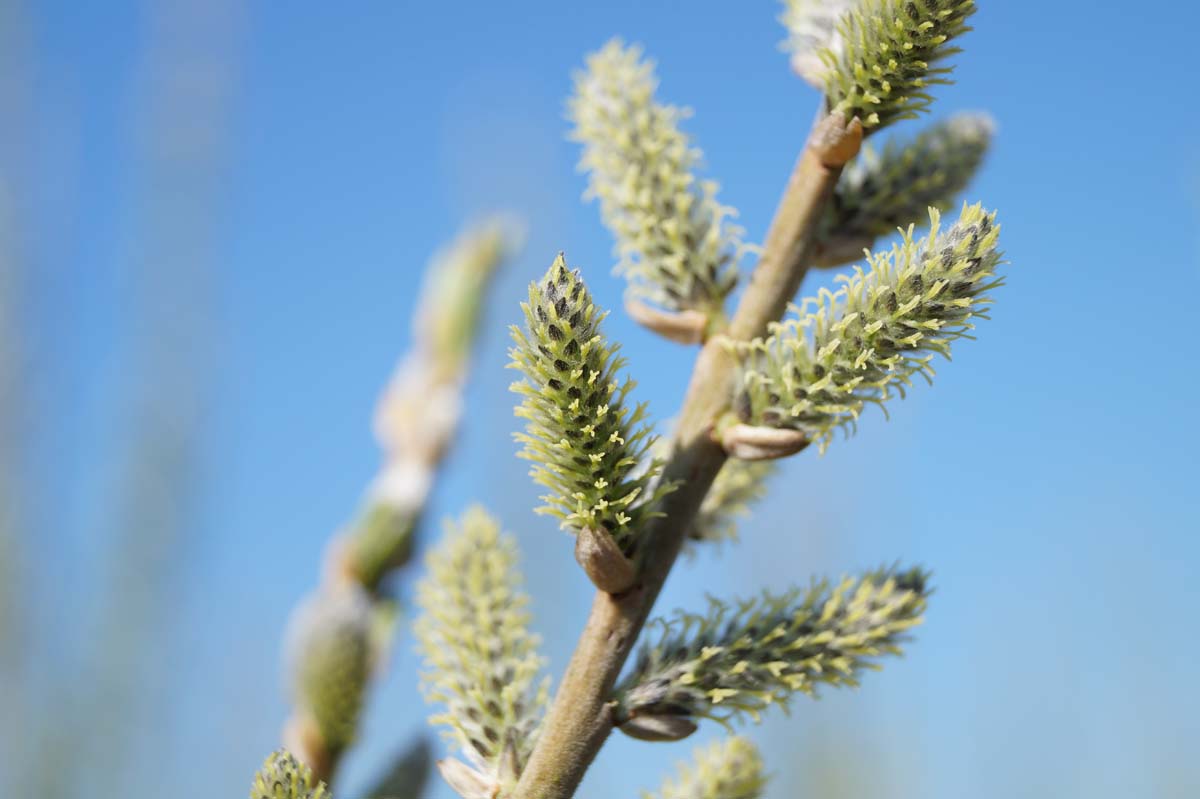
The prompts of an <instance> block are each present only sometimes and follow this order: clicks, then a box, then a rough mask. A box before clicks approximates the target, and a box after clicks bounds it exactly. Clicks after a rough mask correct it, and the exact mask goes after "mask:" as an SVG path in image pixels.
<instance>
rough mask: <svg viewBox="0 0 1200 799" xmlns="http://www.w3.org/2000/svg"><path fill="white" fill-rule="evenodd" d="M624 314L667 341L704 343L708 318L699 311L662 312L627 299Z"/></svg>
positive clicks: (631, 298) (637, 301) (638, 301)
mask: <svg viewBox="0 0 1200 799" xmlns="http://www.w3.org/2000/svg"><path fill="white" fill-rule="evenodd" d="M625 312H626V313H628V314H629V317H630V318H631V319H633V321H635V322H637V323H638V324H639V325H641V326H642V327H644V328H646V329H648V330H652V331H654V332H655V333H657V334H658V335H660V336H662V337H663V338H665V339H667V340H668V341H674V342H677V343H679V344H702V343H703V342H704V331H705V328H707V327H708V317H707V316H705V315H704V314H703V313H701V312H700V311H697V310H694V309H692V308H687V309H685V310H682V311H664V310H662V309H661V308H655V307H654V306H652V305H647V304H646V303H644V302H642V301H641V300H637V299H634V298H633V297H629V298H627V299H626V300H625Z"/></svg>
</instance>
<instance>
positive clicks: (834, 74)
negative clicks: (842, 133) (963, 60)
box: [823, 0, 976, 130]
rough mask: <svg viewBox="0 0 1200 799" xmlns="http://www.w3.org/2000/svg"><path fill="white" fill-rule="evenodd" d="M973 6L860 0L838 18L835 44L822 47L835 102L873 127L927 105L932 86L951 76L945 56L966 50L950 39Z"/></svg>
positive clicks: (955, 0)
mask: <svg viewBox="0 0 1200 799" xmlns="http://www.w3.org/2000/svg"><path fill="white" fill-rule="evenodd" d="M975 11H976V6H975V2H974V0H860V1H859V2H858V3H857V4H856V5H855V6H854V7H853V8H851V9H850V10H849V11H848V13H846V14H845V15H843V16H842V17H841V20H840V21H839V22H838V26H837V29H838V41H839V43H840V46H839V47H838V50H837V52H834V51H833V50H826V51H825V53H824V55H823V58H824V60H825V62H826V64H827V65H828V70H827V71H826V73H825V94H826V97H827V98H828V102H829V106H830V110H832V111H841V112H843V113H845V114H846V116H848V117H850V116H857V117H858V118H859V120H860V121H861V122H862V124H863V127H864V128H867V129H868V130H870V129H873V128H881V127H884V126H886V125H890V124H891V123H893V122H896V121H898V120H901V119H911V118H913V117H916V116H917V115H918V114H919V113H921V112H922V111H925V110H927V109H928V108H929V105H930V103H931V102H932V97H931V96H930V95H929V93H928V89H929V87H931V86H934V85H937V84H946V83H949V82H950V80H949V77H948V76H949V74H950V68H949V67H945V66H941V64H942V62H944V61H945V60H946V59H947V58H949V57H950V56H952V55H954V54H956V53H958V52H960V49H959V48H958V47H954V46H953V45H951V44H950V42H951V41H953V40H954V39H955V38H957V37H958V36H961V35H962V34H964V33H966V32H967V31H969V30H970V28H969V27H967V24H966V21H967V19H968V18H969V17H970V16H971V15H972V14H974V13H975Z"/></svg>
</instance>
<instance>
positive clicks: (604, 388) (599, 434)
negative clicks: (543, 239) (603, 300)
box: [510, 254, 661, 555]
mask: <svg viewBox="0 0 1200 799" xmlns="http://www.w3.org/2000/svg"><path fill="white" fill-rule="evenodd" d="M521 307H522V308H523V309H524V311H525V321H526V329H525V330H524V331H522V330H520V329H519V328H517V327H515V326H514V327H513V328H512V335H513V340H514V342H515V346H514V347H513V348H512V350H511V351H510V354H511V356H512V363H511V364H510V366H512V367H514V368H516V369H520V370H521V372H523V373H524V375H525V378H526V379H525V380H522V381H519V382H517V383H514V384H513V390H514V391H516V392H517V393H518V394H520V395H521V397H522V401H521V404H520V405H519V406H517V409H516V413H517V415H518V416H520V417H523V418H524V419H525V420H526V422H527V425H526V428H525V433H523V434H518V435H517V440H518V441H520V442H521V443H522V444H524V450H523V451H522V453H521V457H523V458H526V459H528V460H530V461H532V462H533V468H532V471H531V474H532V475H533V478H534V479H535V480H536V481H537V482H538V483H540V484H542V485H543V486H545V487H547V488H549V489H550V490H551V492H552V493H550V494H548V495H546V496H544V497H542V499H543V500H544V501H545V503H546V504H545V505H543V506H542V507H541V508H539V509H538V510H539V512H540V513H550V514H552V515H555V516H557V517H559V518H560V519H561V520H562V523H563V526H564V527H566V528H569V529H574V530H579V529H582V528H584V527H591V528H592V529H595V530H604V531H606V532H607V533H608V534H609V535H611V536H612V537H613V539H614V540H615V541H616V543H617V545H618V546H619V547H620V548H621V549H622V551H623V552H624V553H625V554H626V555H628V554H630V553H631V552H632V551H633V549H634V546H635V544H636V539H635V533H636V532H637V531H638V530H639V529H640V527H641V522H642V520H643V519H644V518H645V516H646V515H647V513H649V512H650V506H651V504H652V503H651V502H650V500H652V499H653V497H652V496H647V493H648V492H647V491H646V488H647V486H648V485H650V484H651V482H652V481H653V480H654V478H655V477H656V475H657V473H658V466H657V465H656V464H655V465H652V466H651V467H650V468H649V469H648V470H646V469H639V468H638V462H639V459H641V457H642V455H643V454H644V453H645V451H646V448H647V447H648V446H649V445H650V444H651V443H652V439H651V436H650V429H649V427H648V426H647V425H645V424H644V423H643V420H644V418H645V416H646V412H645V407H644V406H642V405H638V406H636V407H634V408H633V409H630V408H629V406H628V403H627V397H628V394H629V392H630V390H631V389H632V388H633V381H631V380H628V379H626V380H624V381H622V379H621V377H620V371H621V369H622V367H623V366H624V365H625V361H624V359H623V358H620V357H618V355H617V350H618V347H617V346H616V345H615V344H610V343H608V341H606V340H605V338H604V336H603V335H602V334H601V332H600V323H601V321H602V320H603V319H604V317H605V315H606V314H605V313H604V312H602V311H601V310H600V309H599V308H597V307H596V306H595V305H594V304H593V303H592V297H591V294H590V293H589V292H588V290H587V286H585V285H584V283H583V279H582V278H581V277H580V276H579V273H578V272H577V271H572V270H570V269H568V268H567V265H566V262H565V261H564V260H563V256H562V255H561V254H560V255H559V256H558V258H556V259H555V261H554V263H553V265H551V267H550V270H549V271H548V272H547V273H546V276H545V277H544V278H543V279H542V280H540V281H538V282H537V283H533V284H531V285H530V287H529V302H528V303H526V304H522V306H521ZM657 493H661V490H659V491H658V492H657Z"/></svg>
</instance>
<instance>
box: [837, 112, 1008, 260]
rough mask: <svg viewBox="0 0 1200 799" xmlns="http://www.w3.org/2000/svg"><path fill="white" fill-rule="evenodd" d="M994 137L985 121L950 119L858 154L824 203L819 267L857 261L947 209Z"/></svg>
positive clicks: (964, 116) (983, 116)
mask: <svg viewBox="0 0 1200 799" xmlns="http://www.w3.org/2000/svg"><path fill="white" fill-rule="evenodd" d="M994 130H995V123H994V122H993V121H992V118H991V117H990V116H988V115H987V114H977V113H964V114H955V115H954V116H952V117H950V118H949V119H946V120H943V121H941V122H938V123H937V124H934V125H932V126H930V127H929V128H928V129H926V130H925V131H923V132H922V133H921V134H920V135H918V136H917V137H916V138H914V139H912V140H908V141H902V140H896V139H893V140H891V141H888V143H887V144H886V145H884V147H883V149H882V150H881V151H874V150H872V149H871V148H870V147H869V146H867V147H864V148H863V152H862V153H861V154H860V155H859V156H858V158H856V159H855V160H854V161H853V162H851V164H850V165H849V166H848V167H847V168H846V170H845V172H843V173H842V177H841V179H840V180H839V181H838V185H837V189H836V190H835V191H834V194H833V197H832V198H830V201H829V209H828V211H827V213H826V215H825V218H824V220H823V223H822V226H821V232H820V242H819V250H818V256H817V257H818V259H819V260H820V265H822V266H837V265H838V264H841V263H846V262H848V261H854V260H857V259H858V258H860V257H862V252H863V250H864V249H867V248H870V247H871V245H872V244H873V243H874V241H875V239H876V238H879V237H881V236H886V235H889V234H892V233H895V232H896V229H897V228H906V227H908V226H909V225H911V224H918V225H919V224H923V223H924V221H925V220H926V218H927V217H928V209H929V208H936V209H938V210H939V211H946V210H949V209H950V207H951V206H952V205H953V203H954V201H955V199H956V198H957V197H958V195H959V194H960V193H961V192H962V190H963V189H965V188H966V187H967V184H968V183H969V182H970V181H971V179H972V178H973V177H974V176H975V173H976V172H977V171H978V170H979V166H980V165H981V164H982V163H983V158H984V155H985V154H986V153H987V150H988V146H989V145H990V144H991V140H992V134H993V131H994Z"/></svg>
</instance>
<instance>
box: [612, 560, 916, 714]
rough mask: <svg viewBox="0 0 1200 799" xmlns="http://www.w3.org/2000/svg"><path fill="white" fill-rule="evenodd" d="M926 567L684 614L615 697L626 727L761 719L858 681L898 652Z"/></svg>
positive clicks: (647, 650)
mask: <svg viewBox="0 0 1200 799" xmlns="http://www.w3.org/2000/svg"><path fill="white" fill-rule="evenodd" d="M926 583H927V575H926V574H925V573H924V572H922V571H921V570H919V569H911V570H909V571H905V572H898V571H895V570H892V569H886V570H881V571H876V572H870V573H868V574H866V575H864V576H863V577H861V578H859V579H857V580H855V579H849V578H848V579H845V580H843V581H842V582H841V583H839V584H838V585H837V586H835V587H833V588H832V589H831V588H830V587H829V586H828V585H827V584H826V583H824V582H820V583H817V584H816V585H814V586H813V587H812V588H810V589H809V590H808V591H805V592H801V591H799V590H793V591H790V592H788V593H786V594H783V595H781V596H773V595H771V594H769V593H764V594H763V595H762V596H761V597H759V598H757V599H751V600H748V601H744V602H739V603H737V604H736V606H735V607H734V608H732V609H731V608H730V607H729V606H727V605H724V604H721V603H718V602H716V601H715V600H714V601H713V603H712V607H711V609H710V611H709V614H708V615H707V616H706V617H698V616H680V617H679V618H677V619H675V620H674V621H672V622H669V623H666V624H665V625H664V627H665V632H664V633H663V636H662V638H661V639H660V640H659V641H657V642H656V643H651V644H646V645H644V646H643V647H642V649H641V651H640V652H639V654H638V659H637V664H636V665H635V666H634V669H633V671H632V672H631V673H630V674H629V676H628V677H626V678H625V679H624V680H623V681H622V682H621V684H620V685H619V686H618V688H617V691H616V697H615V699H616V703H617V710H616V715H617V720H618V724H624V723H626V722H630V721H636V720H637V719H638V718H639V717H645V716H649V717H656V716H662V717H670V718H684V719H689V720H696V719H699V718H712V719H717V720H719V721H722V722H728V721H731V720H733V719H735V718H738V717H740V716H749V717H751V718H753V719H755V720H757V719H758V717H759V714H760V713H761V712H762V711H763V710H765V709H766V708H767V707H769V706H770V705H773V704H777V703H778V704H785V705H786V703H787V702H788V701H789V699H790V698H791V697H792V695H794V694H796V693H803V694H809V695H815V694H816V691H817V688H818V687H819V686H820V685H822V684H825V685H833V686H842V685H857V684H858V675H859V674H860V673H861V672H862V671H863V670H864V669H872V668H876V667H877V663H876V659H877V658H878V657H879V656H880V655H885V654H899V652H900V648H899V645H900V643H901V642H902V641H904V640H905V638H904V633H905V631H907V630H908V629H909V628H911V627H913V626H914V625H916V624H920V622H921V618H922V614H923V613H924V612H925V600H926V598H927V597H928V595H929V590H928V587H927V585H926Z"/></svg>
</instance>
